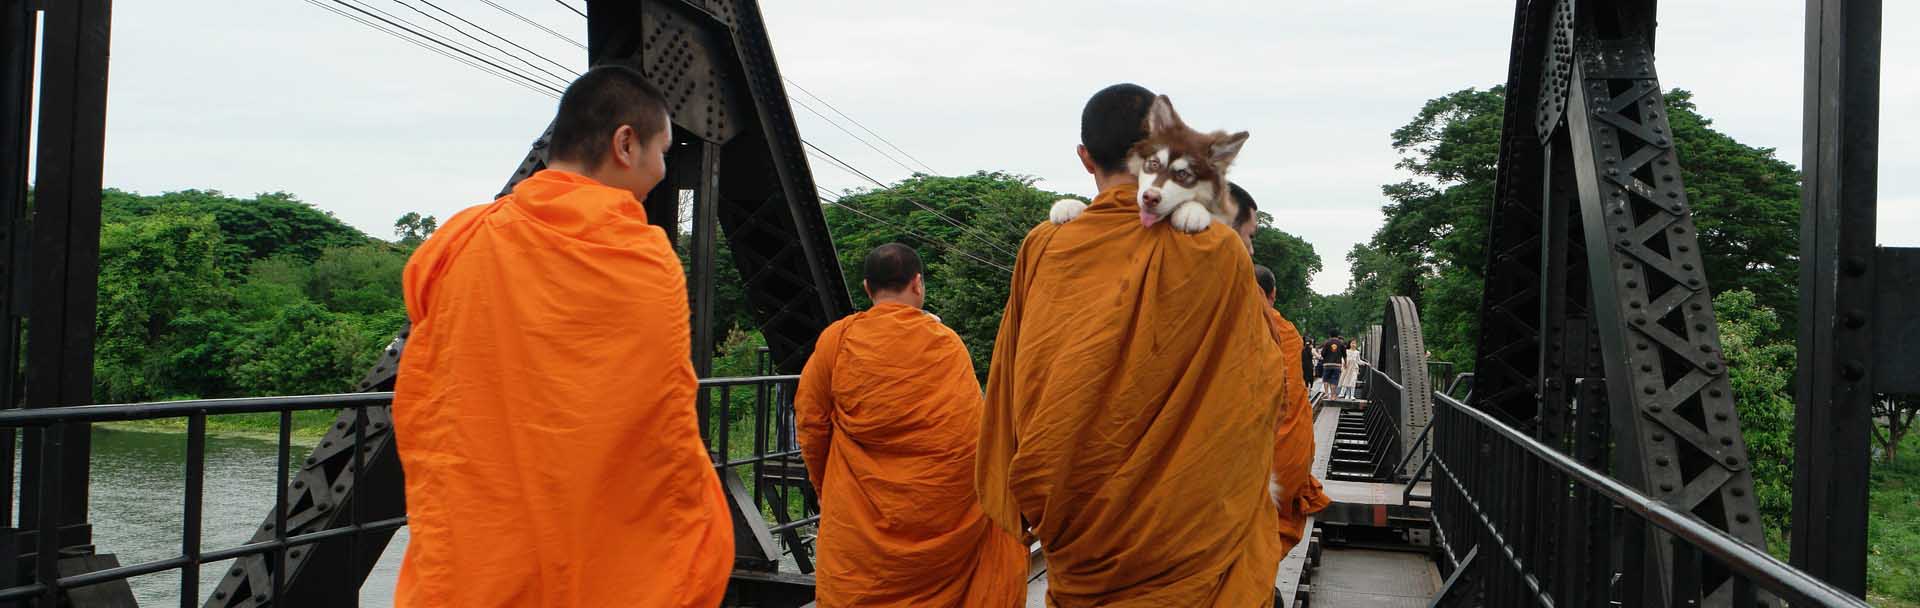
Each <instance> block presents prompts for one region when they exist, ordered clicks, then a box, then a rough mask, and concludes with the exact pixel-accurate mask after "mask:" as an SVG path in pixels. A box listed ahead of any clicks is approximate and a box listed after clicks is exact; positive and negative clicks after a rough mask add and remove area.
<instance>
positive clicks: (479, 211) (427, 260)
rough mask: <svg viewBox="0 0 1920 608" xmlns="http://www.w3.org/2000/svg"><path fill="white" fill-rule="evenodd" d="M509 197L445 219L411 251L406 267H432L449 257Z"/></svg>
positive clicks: (462, 211) (463, 210) (470, 208)
mask: <svg viewBox="0 0 1920 608" xmlns="http://www.w3.org/2000/svg"><path fill="white" fill-rule="evenodd" d="M511 196H512V195H508V196H506V197H501V198H500V199H498V200H495V201H493V202H491V203H485V204H480V205H474V206H472V207H468V208H466V209H462V210H460V212H459V213H455V214H453V217H450V218H447V221H446V222H445V223H442V224H440V227H439V228H438V229H436V230H434V231H433V234H432V235H431V236H428V237H427V240H425V241H422V242H421V243H420V246H419V247H418V248H415V249H414V250H413V254H412V255H410V256H408V258H407V265H408V266H422V265H432V264H435V263H438V262H439V261H440V260H442V259H446V258H448V257H450V256H451V255H452V254H453V252H454V251H456V250H457V249H458V248H459V247H460V246H462V245H464V244H465V243H466V242H467V241H468V240H469V238H470V237H471V236H472V233H473V231H474V230H475V229H476V228H477V227H479V226H480V225H481V224H482V223H483V222H484V220H485V218H486V217H487V215H488V214H489V213H491V211H492V210H493V209H496V208H498V207H499V206H500V204H501V202H502V201H505V200H507V199H508V198H509V197H511Z"/></svg>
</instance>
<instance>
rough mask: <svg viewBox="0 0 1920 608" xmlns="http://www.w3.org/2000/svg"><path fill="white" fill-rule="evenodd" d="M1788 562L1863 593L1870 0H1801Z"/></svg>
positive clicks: (1873, 93)
mask: <svg viewBox="0 0 1920 608" xmlns="http://www.w3.org/2000/svg"><path fill="white" fill-rule="evenodd" d="M1805 103H1806V108H1805V117H1804V126H1803V129H1804V133H1803V137H1802V140H1801V141H1802V146H1803V147H1802V152H1801V153H1802V157H1801V162H1802V165H1803V171H1804V178H1803V180H1804V185H1803V188H1802V190H1801V210H1800V336H1799V339H1800V348H1799V370H1798V373H1797V374H1796V376H1795V379H1796V380H1797V382H1796V385H1797V389H1796V392H1797V394H1796V395H1795V396H1796V397H1797V402H1798V407H1797V408H1795V413H1794V444H1795V446H1794V452H1795V458H1794V477H1793V486H1794V487H1793V497H1794V499H1793V541H1792V544H1793V549H1792V551H1793V554H1792V562H1793V565H1794V566H1796V567H1799V568H1801V569H1803V570H1806V571H1807V572H1809V573H1812V574H1813V575H1815V576H1818V577H1820V578H1822V579H1825V580H1826V581H1827V582H1828V583H1831V584H1833V585H1834V586H1836V587H1839V588H1841V589H1845V590H1847V591H1849V592H1852V593H1854V594H1856V595H1860V594H1864V593H1865V592H1866V583H1867V577H1866V554H1867V551H1866V549H1867V473H1868V468H1869V457H1870V456H1869V452H1868V446H1869V442H1868V436H1867V435H1868V432H1869V426H1868V425H1871V424H1873V420H1872V418H1871V408H1872V403H1873V388H1872V387H1873V377H1872V375H1873V365H1871V364H1870V362H1868V361H1866V360H1865V357H1866V356H1867V355H1868V354H1869V353H1871V352H1873V333H1874V331H1875V328H1874V325H1873V323H1872V319H1870V318H1869V317H1870V316H1871V315H1872V312H1873V305H1872V301H1873V295H1874V293H1875V289H1874V288H1875V283H1874V273H1873V262H1874V245H1875V242H1874V241H1875V235H1874V211H1875V210H1874V206H1875V203H1876V197H1877V196H1878V192H1877V191H1876V189H1875V180H1876V179H1877V177H1878V169H1877V163H1878V158H1877V155H1878V149H1879V127H1880V1H1879V0H1807V40H1806V97H1805Z"/></svg>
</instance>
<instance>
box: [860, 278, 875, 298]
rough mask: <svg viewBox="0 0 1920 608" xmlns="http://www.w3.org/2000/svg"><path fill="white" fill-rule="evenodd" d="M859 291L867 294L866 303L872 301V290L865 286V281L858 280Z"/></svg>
mask: <svg viewBox="0 0 1920 608" xmlns="http://www.w3.org/2000/svg"><path fill="white" fill-rule="evenodd" d="M860 291H864V292H867V301H873V288H872V287H868V286H867V280H866V279H860Z"/></svg>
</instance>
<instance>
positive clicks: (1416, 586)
mask: <svg viewBox="0 0 1920 608" xmlns="http://www.w3.org/2000/svg"><path fill="white" fill-rule="evenodd" d="M1440 584H1441V580H1440V573H1439V571H1437V570H1434V567H1433V562H1431V561H1428V560H1427V558H1426V557H1425V556H1423V555H1420V554H1418V553H1401V552H1396V551H1374V550H1368V549H1337V548H1332V547H1328V548H1325V549H1322V550H1321V554H1320V567H1319V568H1315V569H1314V571H1313V588H1312V591H1311V592H1310V594H1309V597H1310V598H1311V599H1310V600H1309V601H1308V605H1309V606H1313V608H1373V607H1381V608H1400V607H1403V606H1404V607H1410V608H1425V607H1426V606H1427V605H1428V604H1430V603H1432V602H1433V596H1434V594H1435V593H1438V592H1439V591H1440Z"/></svg>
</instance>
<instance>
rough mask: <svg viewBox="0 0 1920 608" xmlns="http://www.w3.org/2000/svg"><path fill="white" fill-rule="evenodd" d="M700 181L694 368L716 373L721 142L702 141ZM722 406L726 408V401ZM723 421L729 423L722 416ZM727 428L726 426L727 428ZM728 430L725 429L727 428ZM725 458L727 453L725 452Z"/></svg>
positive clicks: (695, 254) (695, 193)
mask: <svg viewBox="0 0 1920 608" xmlns="http://www.w3.org/2000/svg"><path fill="white" fill-rule="evenodd" d="M694 145H695V146H698V147H699V148H700V165H699V166H700V169H699V171H698V175H699V177H698V179H699V182H698V184H697V185H695V187H694V191H693V251H692V252H691V255H690V256H689V257H691V258H693V272H692V273H691V275H690V276H691V278H692V279H693V285H691V286H689V287H691V288H692V289H691V290H692V292H693V293H692V296H693V371H694V373H696V374H699V375H700V377H702V378H706V377H710V376H712V375H713V274H714V273H713V256H714V245H713V239H714V237H715V235H716V234H717V233H718V231H719V229H720V218H719V212H718V211H717V210H718V209H719V207H720V144H716V143H713V142H710V141H705V140H701V141H700V142H699V143H697V144H694ZM721 407H726V406H725V404H722V405H721ZM721 424H726V421H725V417H724V416H723V417H722V420H721ZM723 428H724V427H723ZM723 432H724V431H723ZM721 456H722V459H723V460H724V459H725V456H726V454H725V452H722V453H721Z"/></svg>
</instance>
